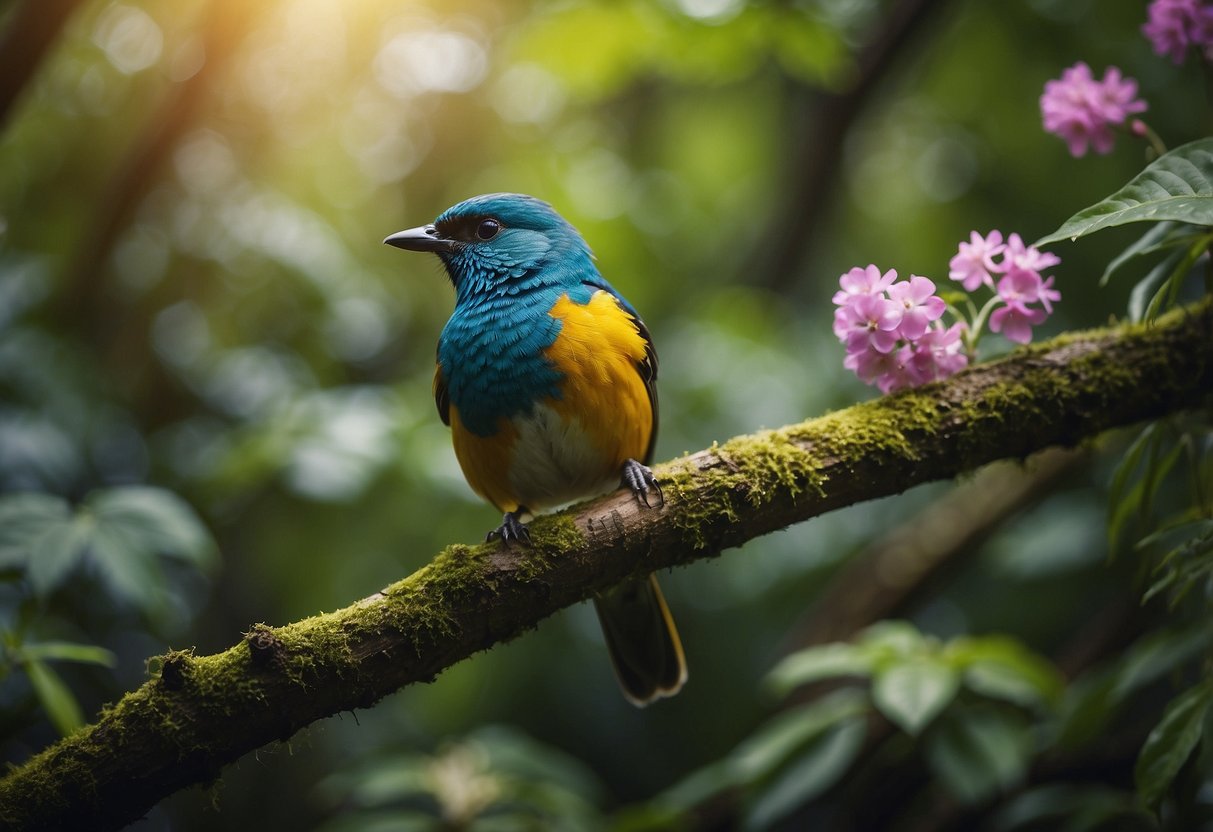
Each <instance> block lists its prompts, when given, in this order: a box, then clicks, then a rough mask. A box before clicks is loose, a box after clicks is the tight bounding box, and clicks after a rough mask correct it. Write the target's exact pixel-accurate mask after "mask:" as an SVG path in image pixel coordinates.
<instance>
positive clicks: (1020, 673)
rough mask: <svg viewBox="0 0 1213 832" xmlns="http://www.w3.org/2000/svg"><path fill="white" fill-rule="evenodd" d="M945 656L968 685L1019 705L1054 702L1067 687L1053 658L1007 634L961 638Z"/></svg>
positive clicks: (977, 690)
mask: <svg viewBox="0 0 1213 832" xmlns="http://www.w3.org/2000/svg"><path fill="white" fill-rule="evenodd" d="M944 660H945V661H947V662H948V663H949V664H951V665H952V667H955V668H956V669H958V670H960V671H961V672H962V674H963V681H964V685H965V687H967V688H969V689H970V690H972V691H974V692H975V693H979V694H981V695H983V696H987V697H990V698H993V699H1002V700H1004V701H1007V702H1011V703H1013V704H1016V705H1022V706H1025V707H1027V706H1036V705H1053V704H1056V703H1057V702H1058V700H1059V699H1060V698H1061V695H1062V692H1063V691H1064V689H1065V683H1064V681H1063V680H1062V677H1061V674H1060V673H1059V672H1058V670H1057V668H1056V667H1054V666H1053V664H1052V662H1050V661H1049V660H1048V659H1046V658H1044V657H1043V656H1040V655H1038V654H1036V653H1034V652H1032V651H1031V650H1029V649H1028V648H1027V647H1025V646H1024V645H1023V644H1022V643H1021V642H1019V641H1017V640H1015V639H1013V638H1009V637H1006V636H985V637H981V638H971V637H970V638H958V639H956V640H954V641H953V642H951V643H950V644H949V645H948V646H947V648H946V649H945V650H944Z"/></svg>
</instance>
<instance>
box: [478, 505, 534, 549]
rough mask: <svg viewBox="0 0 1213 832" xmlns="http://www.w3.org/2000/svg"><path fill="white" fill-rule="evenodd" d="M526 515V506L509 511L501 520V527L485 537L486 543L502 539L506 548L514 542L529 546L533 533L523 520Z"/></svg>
mask: <svg viewBox="0 0 1213 832" xmlns="http://www.w3.org/2000/svg"><path fill="white" fill-rule="evenodd" d="M526 513H527V509H526V507H525V506H519V507H518V510H517V511H507V512H506V513H505V516H504V517H502V518H501V525H500V526H498V527H497V528H495V529H493V530H492V531H491V532H489V533H488V534H487V535H485V536H484V540H485V542H486V543H487V542H488V541H490V540H495V539H497V538H501V542H502V543H504V544H505V545H506V546H509V545H510V544H511V543H514V542H517V543H522V544H524V545H525V544H529V543H530V542H531V532H530V530H529V529H527V527H526V524H525V523H523V522H522V520H521V517H522V515H524V514H526Z"/></svg>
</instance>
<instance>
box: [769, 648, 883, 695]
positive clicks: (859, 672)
mask: <svg viewBox="0 0 1213 832" xmlns="http://www.w3.org/2000/svg"><path fill="white" fill-rule="evenodd" d="M872 665H873V661H872V656H871V653H870V651H864V650H861V649H859V648H858V647H856V646H855V645H853V644H843V643H839V644H825V645H822V646H820V647H810V648H808V649H807V650H801V651H799V652H797V653H793V654H792V655H790V656H788V657H787V658H785V659H784V660H783V661H781V662H780V663H779V664H777V665H776V666H775V669H774V670H772V671H771V672H770V674H769V675H768V676H767V678H766V683H767V685H768V686H769V687H770V688H771V689H772V690H773V691H774V692H775V693H777V694H778V695H780V696H785V695H787V694H788V693H789V692H790V691H792V690H794V689H795V688H798V687H800V686H801V685H806V684H808V683H809V682H816V681H819V680H821V679H831V678H834V677H837V676H867V675H869V674H871V672H872Z"/></svg>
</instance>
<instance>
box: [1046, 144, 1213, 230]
mask: <svg viewBox="0 0 1213 832" xmlns="http://www.w3.org/2000/svg"><path fill="white" fill-rule="evenodd" d="M1160 220H1175V221H1177V222H1186V223H1191V224H1193V225H1202V226H1213V139H1199V140H1197V141H1194V142H1191V143H1189V144H1185V145H1183V146H1182V147H1177V148H1175V149H1174V150H1172V151H1170V152H1169V153H1165V154H1163V155H1162V156H1160V157H1158V158H1157V159H1155V160H1154V161H1153V162H1152V163H1150V165H1149V166H1147V167H1146V169H1145V170H1143V171H1142V172H1141V173H1139V174H1138V175H1137V176H1135V177H1133V179H1131V180H1130V181H1129V183H1128V184H1127V185H1125V186H1124V187H1123V188H1121V189H1120V190H1119V191H1117V192H1116V193H1114V194H1112V195H1111V196H1109V197H1108V198H1107V199H1104V200H1102V201H1100V202H1097V203H1096V204H1094V205H1092V206H1090V207H1088V208H1084V209H1083V210H1081V211H1079V212H1078V213H1077V214H1075V215H1074V216H1072V217H1070V218H1069V219H1068V220H1066V221H1065V222H1064V223H1062V225H1061V227H1060V228H1058V229H1057V231H1055V232H1053V233H1052V234H1050V235H1048V236H1046V237H1042V238H1041V239H1039V240H1037V241H1036V243H1035V245H1037V246H1043V245H1046V244H1048V243H1055V242H1057V241H1059V240H1067V239H1068V240H1077V239H1078V238H1079V237H1083V236H1086V235H1087V234H1092V233H1094V232H1096V231H1099V230H1100V229H1103V228H1111V227H1113V226H1117V225H1125V224H1127V223H1131V222H1147V221H1148V222H1158V221H1160Z"/></svg>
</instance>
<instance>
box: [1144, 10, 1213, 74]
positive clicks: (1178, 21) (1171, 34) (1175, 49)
mask: <svg viewBox="0 0 1213 832" xmlns="http://www.w3.org/2000/svg"><path fill="white" fill-rule="evenodd" d="M1147 16H1148V17H1147V20H1146V23H1145V25H1143V26H1142V27H1141V31H1142V34H1144V35H1145V36H1146V37H1147V38H1148V39H1149V41H1150V43H1151V44H1153V46H1154V51H1155V52H1157V53H1158V54H1159V55H1170V56H1171V60H1172V61H1174V62H1175V63H1177V64H1181V63H1183V61H1184V57H1185V56H1186V55H1187V53H1188V47H1189V46H1194V47H1196V48H1197V50H1199V51H1202V52H1204V55H1205V59H1206V60H1209V61H1213V3H1208V2H1204V0H1154V2H1153V3H1151V4H1150V9H1149V11H1148V12H1147Z"/></svg>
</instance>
